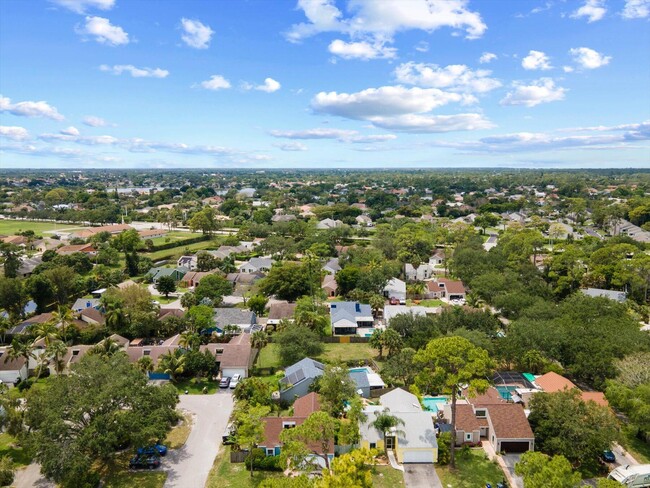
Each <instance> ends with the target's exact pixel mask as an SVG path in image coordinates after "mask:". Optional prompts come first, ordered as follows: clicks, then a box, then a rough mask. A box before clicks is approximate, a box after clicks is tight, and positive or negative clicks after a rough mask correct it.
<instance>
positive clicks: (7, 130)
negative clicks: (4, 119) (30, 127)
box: [0, 125, 29, 141]
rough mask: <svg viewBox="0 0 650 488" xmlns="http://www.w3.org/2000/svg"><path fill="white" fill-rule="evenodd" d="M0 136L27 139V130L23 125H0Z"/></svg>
mask: <svg viewBox="0 0 650 488" xmlns="http://www.w3.org/2000/svg"><path fill="white" fill-rule="evenodd" d="M0 136H2V137H6V138H8V139H12V140H14V141H22V140H24V139H29V132H27V129H25V128H24V127H18V126H15V125H13V126H12V125H0Z"/></svg>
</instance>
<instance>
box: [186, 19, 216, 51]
mask: <svg viewBox="0 0 650 488" xmlns="http://www.w3.org/2000/svg"><path fill="white" fill-rule="evenodd" d="M181 26H182V28H183V32H184V33H183V35H182V36H181V39H183V42H185V44H187V45H188V46H190V47H193V48H195V49H207V48H208V47H209V45H210V40H211V39H212V35H213V34H214V31H213V30H212V29H211V28H210V26H208V25H205V24H203V23H201V22H199V21H198V20H191V19H186V18H182V19H181Z"/></svg>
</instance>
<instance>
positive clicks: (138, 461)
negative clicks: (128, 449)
mask: <svg viewBox="0 0 650 488" xmlns="http://www.w3.org/2000/svg"><path fill="white" fill-rule="evenodd" d="M159 466H160V457H159V456H148V455H146V454H145V455H140V456H133V457H132V458H131V461H129V468H131V469H156V468H158V467H159Z"/></svg>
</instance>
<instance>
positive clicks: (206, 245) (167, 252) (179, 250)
mask: <svg viewBox="0 0 650 488" xmlns="http://www.w3.org/2000/svg"><path fill="white" fill-rule="evenodd" d="M219 246H220V244H219V242H218V241H215V240H212V241H201V242H195V243H194V244H189V245H187V246H179V247H174V248H172V249H163V250H161V251H156V252H146V253H143V254H142V255H143V256H147V257H149V258H151V259H153V260H154V261H160V260H161V259H170V258H176V259H178V258H179V257H181V256H182V255H183V254H185V251H186V250H190V251H194V252H196V251H200V250H202V249H217V248H218V247H219Z"/></svg>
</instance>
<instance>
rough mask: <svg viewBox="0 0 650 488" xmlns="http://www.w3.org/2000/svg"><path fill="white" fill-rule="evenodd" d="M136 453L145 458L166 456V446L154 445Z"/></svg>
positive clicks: (142, 448)
mask: <svg viewBox="0 0 650 488" xmlns="http://www.w3.org/2000/svg"><path fill="white" fill-rule="evenodd" d="M137 453H138V455H145V456H166V455H167V446H163V445H162V444H158V443H156V444H154V445H153V446H149V447H140V448H138V450H137Z"/></svg>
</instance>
